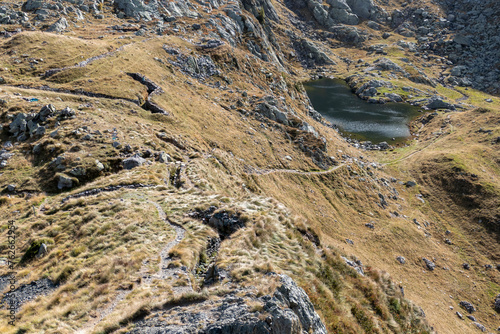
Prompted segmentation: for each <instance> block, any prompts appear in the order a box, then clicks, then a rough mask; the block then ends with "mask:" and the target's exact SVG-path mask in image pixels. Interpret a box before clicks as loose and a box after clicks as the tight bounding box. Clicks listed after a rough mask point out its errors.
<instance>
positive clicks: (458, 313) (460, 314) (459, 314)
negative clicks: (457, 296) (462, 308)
mask: <svg viewBox="0 0 500 334" xmlns="http://www.w3.org/2000/svg"><path fill="white" fill-rule="evenodd" d="M456 314H457V317H459V318H460V319H462V320H464V316H463V315H462V313H460V312H458V311H457V312H456Z"/></svg>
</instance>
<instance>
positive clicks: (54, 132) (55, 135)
mask: <svg viewBox="0 0 500 334" xmlns="http://www.w3.org/2000/svg"><path fill="white" fill-rule="evenodd" d="M50 136H51V137H52V138H59V137H60V136H61V135H60V134H59V130H55V131H52V132H51V133H50Z"/></svg>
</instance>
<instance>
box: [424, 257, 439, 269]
mask: <svg viewBox="0 0 500 334" xmlns="http://www.w3.org/2000/svg"><path fill="white" fill-rule="evenodd" d="M422 260H423V261H424V262H425V265H426V266H427V269H429V270H430V271H433V270H434V268H436V265H435V264H434V262H432V261H431V260H427V259H426V258H425V257H424V258H422Z"/></svg>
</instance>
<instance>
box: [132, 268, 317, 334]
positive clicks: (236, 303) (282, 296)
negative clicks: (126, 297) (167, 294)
mask: <svg viewBox="0 0 500 334" xmlns="http://www.w3.org/2000/svg"><path fill="white" fill-rule="evenodd" d="M279 277H280V281H281V286H280V287H279V288H278V289H276V291H275V292H274V294H273V295H266V296H263V297H260V298H255V297H250V296H249V294H247V295H246V296H245V297H237V296H236V293H230V294H228V295H226V296H225V297H223V298H222V299H221V300H218V301H205V302H200V303H195V304H194V305H186V306H178V307H176V308H175V309H176V310H175V312H170V311H163V312H158V313H156V314H153V316H151V317H148V318H147V319H143V320H140V321H138V322H136V323H135V326H134V328H133V329H132V330H131V331H130V332H129V333H130V334H146V333H147V334H153V333H170V334H181V333H199V334H201V333H204V334H207V333H210V334H234V333H238V334H255V333H274V334H303V333H313V334H326V333H327V331H326V328H325V326H324V324H323V323H322V322H321V319H320V317H319V316H318V314H317V313H316V312H315V310H314V307H313V305H312V303H311V301H310V300H309V297H308V296H307V294H306V293H305V292H304V290H303V289H301V288H300V287H298V286H297V285H296V284H295V282H294V281H293V280H292V279H291V278H290V277H288V276H286V275H280V276H279ZM236 292H237V291H236ZM239 292H243V291H239ZM249 302H251V303H254V304H255V303H259V304H260V305H261V311H254V310H251V309H250V308H249V306H248V303H249ZM264 314H266V317H263V316H262V315H264ZM180 319H182V321H178V320H180ZM176 320H177V322H176ZM176 323H177V324H176Z"/></svg>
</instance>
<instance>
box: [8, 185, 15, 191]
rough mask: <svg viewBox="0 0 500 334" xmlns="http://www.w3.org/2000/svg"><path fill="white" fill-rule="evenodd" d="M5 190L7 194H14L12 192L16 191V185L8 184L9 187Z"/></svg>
mask: <svg viewBox="0 0 500 334" xmlns="http://www.w3.org/2000/svg"><path fill="white" fill-rule="evenodd" d="M7 190H8V191H9V192H14V191H15V190H16V185H15V184H9V185H8V186H7Z"/></svg>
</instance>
